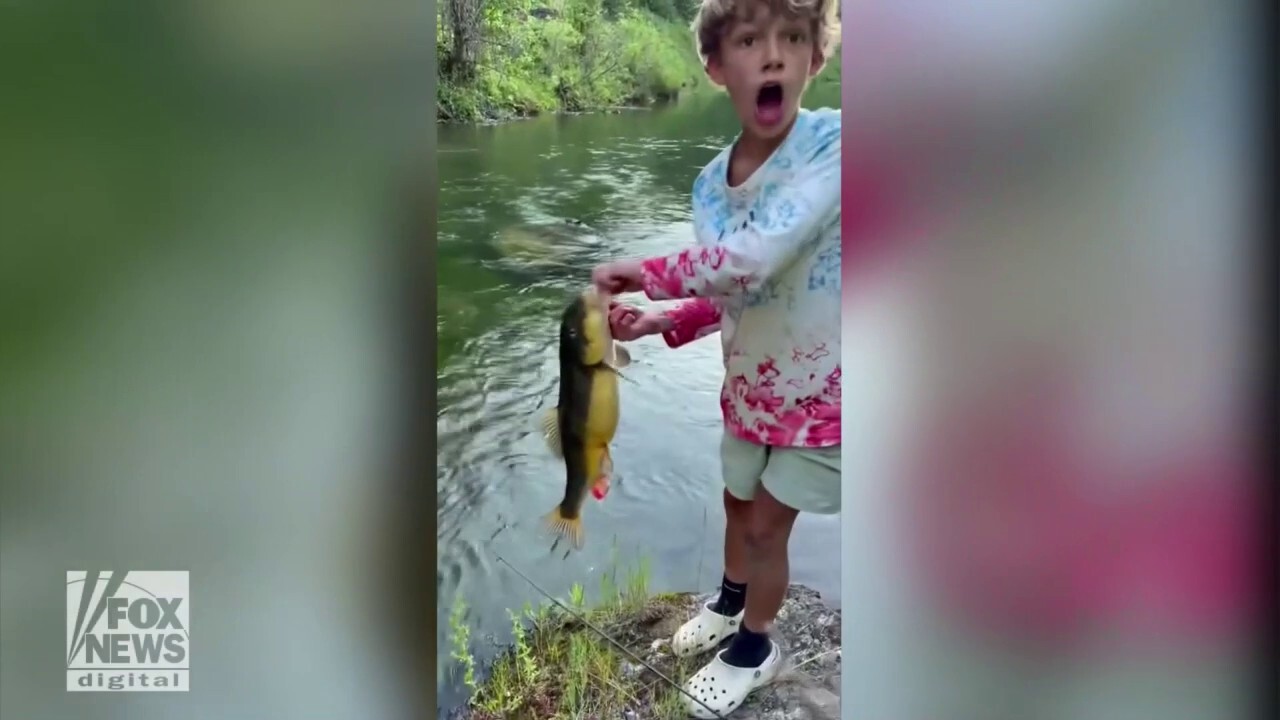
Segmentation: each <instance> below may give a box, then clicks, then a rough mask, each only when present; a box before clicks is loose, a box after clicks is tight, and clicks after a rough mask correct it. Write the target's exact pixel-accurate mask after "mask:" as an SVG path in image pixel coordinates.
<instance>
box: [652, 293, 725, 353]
mask: <svg viewBox="0 0 1280 720" xmlns="http://www.w3.org/2000/svg"><path fill="white" fill-rule="evenodd" d="M663 314H664V315H666V317H667V318H668V319H669V320H671V329H670V330H668V331H666V332H664V333H662V339H663V340H666V341H667V347H671V348H678V347H680V346H681V345H686V344H688V343H691V342H693V341H694V340H697V339H698V338H701V337H706V336H707V335H710V334H711V333H713V332H715V331H717V330H719V329H720V308H718V307H716V304H715V303H714V302H712V301H711V300H709V299H707V298H697V299H695V300H687V301H685V302H682V303H680V304H679V305H677V306H675V307H674V308H672V309H670V310H668V311H666V312H665V313H663Z"/></svg>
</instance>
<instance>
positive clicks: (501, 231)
mask: <svg viewBox="0 0 1280 720" xmlns="http://www.w3.org/2000/svg"><path fill="white" fill-rule="evenodd" d="M839 102H840V99H839V84H838V83H823V84H818V85H815V86H814V87H813V88H812V89H811V91H810V93H809V95H808V97H807V98H806V105H808V106H810V107H819V106H838V104H839ZM735 132H736V130H735V118H734V116H733V111H732V109H731V108H730V107H729V105H728V102H727V99H726V98H725V97H723V96H722V95H720V94H717V93H707V94H700V95H697V96H694V97H692V98H689V99H686V100H683V101H681V102H680V103H677V104H675V105H671V106H666V107H661V108H658V109H654V110H639V111H624V112H620V113H615V114H592V115H580V116H567V117H546V118H537V119H533V120H527V121H521V122H513V123H507V124H502V125H496V126H488V127H483V126H481V127H477V126H441V127H440V128H439V135H438V142H439V145H438V147H439V154H438V161H439V166H438V167H439V182H440V186H439V187H440V192H439V225H438V228H439V229H438V238H439V245H438V254H437V258H438V260H437V262H438V265H437V278H438V283H439V284H438V301H439V317H438V339H439V345H438V347H439V350H438V353H439V355H438V357H439V391H438V398H439V411H438V412H439V419H438V434H437V438H438V446H439V464H438V479H437V483H438V491H439V509H438V520H439V534H438V537H437V551H438V575H437V587H438V591H439V599H440V604H439V609H438V618H439V628H440V630H439V633H438V636H437V642H438V643H439V647H438V653H439V660H440V664H439V667H440V668H441V670H440V678H439V690H440V696H439V704H440V705H441V708H442V709H449V708H451V707H454V706H456V705H457V704H458V703H460V702H462V701H464V699H465V687H464V686H463V685H462V683H461V681H460V679H459V677H458V675H457V673H456V672H455V671H454V667H455V666H454V664H453V661H452V660H451V659H450V649H451V643H450V637H451V632H450V624H449V616H450V612H451V609H452V608H453V605H454V602H455V601H456V599H457V598H459V597H461V598H462V600H463V601H464V602H465V604H466V607H467V611H466V613H467V614H466V621H467V624H468V625H469V626H470V628H471V633H472V639H473V645H474V649H475V652H476V655H477V659H478V660H480V661H484V660H487V659H489V658H490V657H492V655H493V654H494V652H495V650H496V648H497V647H499V646H500V645H501V644H502V643H505V642H506V641H507V640H508V639H509V637H510V620H509V618H508V615H507V611H508V608H512V609H518V608H520V607H521V606H522V605H523V604H524V603H525V602H532V603H535V604H536V603H537V602H538V601H539V599H540V597H539V594H538V592H537V591H536V590H535V589H534V588H532V587H530V586H529V585H528V584H527V583H526V582H525V581H524V580H522V579H521V578H519V577H518V576H516V575H515V574H514V573H512V572H511V571H510V570H509V569H507V568H506V567H504V566H502V565H501V564H500V563H498V562H497V561H496V559H495V558H496V557H498V556H501V557H504V558H506V560H507V561H508V562H510V563H511V564H513V565H515V566H516V567H518V568H520V569H521V571H522V572H524V573H525V574H527V575H529V576H530V577H532V578H534V579H535V580H536V581H537V582H538V583H539V585H541V586H542V587H543V588H544V589H546V590H547V591H548V592H550V593H552V594H555V595H557V596H563V595H565V594H567V593H568V590H569V588H570V587H571V586H572V584H573V583H575V582H581V583H583V585H584V586H585V587H586V589H587V592H588V598H590V596H591V592H592V591H593V590H595V589H596V588H598V587H599V579H600V576H601V575H602V574H603V573H605V572H607V571H610V570H614V569H617V570H618V572H619V573H621V572H625V571H626V569H627V568H635V567H638V566H639V564H640V563H641V562H642V561H643V562H645V563H646V564H647V567H648V573H649V586H650V590H651V591H655V592H660V591H685V590H705V589H710V588H713V587H714V586H715V584H716V583H717V582H718V580H719V577H720V572H721V568H720V557H721V553H722V544H723V532H724V513H723V510H722V507H721V502H720V488H721V487H722V486H721V483H720V478H719V459H718V448H719V438H720V433H721V429H722V425H721V420H720V412H719V407H718V403H717V395H718V392H719V387H720V382H721V380H722V378H723V370H722V365H721V364H720V345H719V340H718V337H716V338H707V339H704V340H703V341H700V342H698V343H695V344H693V345H691V346H686V347H684V348H681V349H679V350H670V349H668V348H667V347H666V345H665V344H664V343H663V342H662V340H661V339H658V338H644V339H642V340H640V341H638V342H636V343H633V344H632V345H631V348H630V349H631V351H632V356H633V359H634V364H633V366H632V367H631V368H630V369H629V370H627V371H626V373H625V375H626V378H627V379H626V380H624V381H623V382H622V383H621V393H622V398H621V404H622V416H621V421H620V424H619V427H618V432H617V435H616V438H615V442H614V451H613V458H614V466H615V473H616V477H615V481H614V485H613V487H612V488H611V490H610V493H609V495H608V497H607V498H606V499H605V500H604V501H603V502H596V501H595V500H588V506H587V509H586V513H585V518H584V523H585V528H586V546H585V548H584V549H583V550H582V551H581V552H579V553H572V554H569V555H568V556H567V557H566V556H565V552H564V546H563V545H562V546H561V547H560V548H559V549H557V550H556V551H555V552H554V553H552V552H551V545H552V540H553V538H552V537H551V536H550V535H549V534H548V533H547V532H546V531H545V530H544V529H543V528H542V527H541V525H540V518H541V517H542V516H543V515H545V514H546V513H547V512H548V511H550V510H551V509H552V508H553V507H554V506H555V505H556V504H557V503H559V501H560V498H561V497H562V496H563V493H564V470H563V465H561V464H559V463H558V461H556V460H555V458H554V457H552V456H551V455H550V453H549V452H548V451H547V449H546V446H545V445H544V444H543V443H542V440H541V437H540V435H539V434H538V433H537V432H535V423H536V418H537V416H538V415H539V413H540V412H542V411H543V410H544V409H546V408H548V407H550V406H552V405H554V404H555V394H556V388H557V383H558V377H557V371H556V361H555V344H556V338H557V319H558V316H559V313H560V311H561V310H562V309H563V307H564V304H565V303H566V301H567V300H568V298H569V297H570V295H571V294H572V293H573V292H575V291H577V290H578V289H580V288H582V287H583V286H584V285H585V284H586V283H587V282H588V281H589V275H590V269H591V267H592V266H593V265H594V264H596V263H598V262H600V261H603V260H607V259H611V258H619V257H630V256H643V255H652V254H656V253H662V252H667V251H671V250H674V249H677V248H679V247H681V246H682V245H684V244H687V243H689V242H691V241H692V239H693V234H692V232H693V231H692V225H691V224H690V218H689V190H690V188H691V186H692V184H693V180H694V178H695V177H696V175H697V173H698V171H699V170H700V169H701V168H702V167H703V166H704V165H705V164H706V163H707V162H708V161H709V160H710V159H711V158H712V157H713V156H714V155H715V154H716V152H717V151H718V150H719V149H720V148H722V147H724V146H725V145H726V144H727V143H729V142H731V141H732V139H733V136H734V134H735ZM635 302H637V303H639V304H644V303H645V301H644V299H643V296H637V297H636V298H635ZM504 527H506V529H505V530H504V529H503V528H504ZM500 530H501V533H500V534H498V535H497V537H496V538H494V534H495V533H498V532H499V531H500ZM839 546H840V525H839V518H838V517H825V518H822V517H802V518H801V519H800V520H799V522H798V523H797V525H796V529H795V534H794V536H793V538H792V541H791V557H792V564H791V570H792V580H793V581H794V582H800V583H805V584H807V585H810V586H811V587H814V588H815V589H817V590H818V591H820V592H821V593H822V594H823V596H824V597H825V598H826V599H827V600H828V601H829V602H831V603H832V604H833V605H837V606H838V604H839V602H840V572H839V571H840V555H839V550H838V548H839Z"/></svg>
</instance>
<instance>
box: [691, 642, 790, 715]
mask: <svg viewBox="0 0 1280 720" xmlns="http://www.w3.org/2000/svg"><path fill="white" fill-rule="evenodd" d="M725 652H727V651H722V652H718V653H716V657H715V659H714V660H712V661H711V662H709V663H707V665H706V667H704V668H702V669H701V670H699V671H698V672H697V673H696V674H694V676H693V677H691V678H689V682H687V683H685V685H684V689H685V692H687V693H689V695H692V696H693V697H694V698H697V699H698V700H699V701H701V702H695V701H694V700H692V699H690V698H689V697H685V698H684V703H685V708H686V709H687V710H688V711H689V715H690V716H691V717H695V718H715V717H716V713H719V714H720V715H722V716H726V717H727V716H728V715H729V713H731V712H732V711H734V710H737V709H738V708H739V707H740V706H741V705H742V703H743V702H744V701H746V699H747V696H749V695H750V694H751V693H753V692H755V691H756V690H758V689H760V688H762V687H764V686H765V685H768V684H769V683H771V682H773V681H774V679H775V678H777V676H778V671H779V670H781V669H782V652H781V651H780V650H779V649H778V644H777V643H775V642H773V641H772V640H770V641H769V657H767V658H765V661H764V662H763V663H762V664H761V665H760V667H758V668H740V667H734V666H732V665H729V664H727V663H725V661H724V660H722V659H721V656H723V655H724V653H725ZM708 708H710V709H708ZM712 711H714V712H712Z"/></svg>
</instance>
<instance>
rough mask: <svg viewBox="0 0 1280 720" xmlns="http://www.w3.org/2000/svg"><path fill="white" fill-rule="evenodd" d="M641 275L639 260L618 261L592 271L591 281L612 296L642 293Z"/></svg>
mask: <svg viewBox="0 0 1280 720" xmlns="http://www.w3.org/2000/svg"><path fill="white" fill-rule="evenodd" d="M641 275H642V273H641V271H640V262H639V261H638V260H618V261H617V262H609V263H604V264H603V265H597V266H596V269H595V270H592V271H591V281H592V282H593V283H595V285H596V287H598V288H600V289H601V290H604V291H605V292H607V293H609V294H610V295H618V294H620V293H629V292H640V291H641V290H642V289H643V287H642V286H641V284H640V281H641Z"/></svg>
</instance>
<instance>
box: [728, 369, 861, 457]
mask: <svg viewBox="0 0 1280 720" xmlns="http://www.w3.org/2000/svg"><path fill="white" fill-rule="evenodd" d="M780 376H781V372H780V371H779V370H778V367H777V362H776V361H775V360H774V359H773V358H766V359H765V361H764V362H763V363H761V364H760V365H758V366H757V367H756V377H755V379H754V380H752V379H748V378H747V377H746V376H745V375H735V376H733V377H730V378H728V379H727V380H726V381H725V385H724V391H723V392H722V394H721V396H720V407H721V409H722V410H723V411H724V416H725V424H726V426H727V427H728V428H729V430H730V432H732V433H733V435H734V436H736V437H738V438H740V439H742V440H745V441H747V442H751V443H755V444H757V445H770V446H776V447H830V446H832V445H838V444H839V443H840V379H839V378H840V373H839V370H836V371H834V372H832V373H831V375H829V376H828V377H827V382H826V385H825V386H824V388H823V389H822V391H821V392H820V393H819V394H817V395H809V396H805V397H801V398H798V399H795V400H793V401H792V402H791V405H792V406H793V407H792V408H791V409H789V410H785V411H781V412H780V410H781V409H782V408H783V407H784V406H785V405H786V404H787V399H786V398H785V397H784V396H782V395H779V394H778V393H777V392H776V387H777V381H778V379H779V378H780ZM738 406H743V407H745V408H747V409H748V410H750V411H752V412H753V413H755V417H754V419H752V420H750V421H748V420H747V419H745V418H743V417H742V416H741V414H740V413H739V412H738V409H737V408H738ZM766 418H768V419H766Z"/></svg>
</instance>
